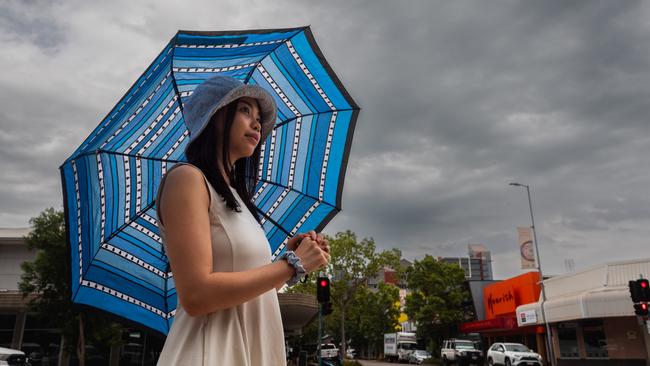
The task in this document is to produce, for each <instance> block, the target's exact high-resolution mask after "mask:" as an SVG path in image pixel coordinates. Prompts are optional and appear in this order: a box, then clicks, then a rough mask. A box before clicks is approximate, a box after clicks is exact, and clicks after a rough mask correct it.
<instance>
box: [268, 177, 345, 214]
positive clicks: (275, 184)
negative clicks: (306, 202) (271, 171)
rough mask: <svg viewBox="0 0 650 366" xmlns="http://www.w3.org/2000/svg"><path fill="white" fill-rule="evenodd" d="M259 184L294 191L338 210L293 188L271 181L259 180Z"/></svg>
mask: <svg viewBox="0 0 650 366" xmlns="http://www.w3.org/2000/svg"><path fill="white" fill-rule="evenodd" d="M259 182H263V183H268V184H272V185H274V186H277V187H281V188H284V189H288V190H290V191H294V192H296V193H298V194H300V195H302V196H305V197H307V198H311V199H313V200H314V201H317V202H320V203H323V204H326V205H328V206H330V207H332V208H334V209H338V207H336V206H333V205H331V204H329V203H327V202H325V201H323V200H321V199H320V198H316V197H314V196H310V195H308V194H306V193H303V192H300V191H298V190H296V189H295V188H290V187H287V186H285V185H282V184H280V183H276V182H271V181H269V180H266V179H260V180H259Z"/></svg>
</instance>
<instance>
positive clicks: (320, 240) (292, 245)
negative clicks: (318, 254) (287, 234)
mask: <svg viewBox="0 0 650 366" xmlns="http://www.w3.org/2000/svg"><path fill="white" fill-rule="evenodd" d="M306 237H309V238H310V239H311V240H313V241H315V242H316V243H317V244H318V246H319V247H320V248H321V250H323V251H324V252H326V253H328V254H329V252H330V243H329V241H328V240H327V239H325V237H324V236H323V234H316V232H315V231H314V230H311V231H309V232H308V233H300V234H298V235H296V236H294V237H292V238H291V239H289V241H288V242H287V250H291V251H294V252H295V251H296V249H297V248H298V246H299V245H300V243H301V242H302V240H303V239H304V238H306Z"/></svg>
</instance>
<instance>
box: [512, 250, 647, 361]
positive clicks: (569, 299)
mask: <svg viewBox="0 0 650 366" xmlns="http://www.w3.org/2000/svg"><path fill="white" fill-rule="evenodd" d="M639 276H643V277H644V278H648V277H650V259H637V260H631V261H622V262H613V263H606V264H602V265H598V266H595V267H592V268H589V269H586V270H583V271H580V272H576V273H570V274H565V275H562V276H556V277H553V278H549V279H546V280H544V286H545V287H546V301H545V302H544V303H543V304H542V302H540V301H535V302H532V303H530V304H522V305H519V306H518V307H517V324H518V326H520V327H522V328H536V327H538V326H540V325H543V324H545V318H544V314H545V315H546V319H548V322H549V323H550V328H551V334H552V340H553V352H554V354H555V357H556V359H557V360H558V365H560V366H562V365H646V362H648V360H650V335H649V334H648V333H649V332H650V327H648V326H647V324H646V325H644V324H643V322H641V321H640V320H639V319H637V317H636V316H635V314H634V308H633V304H632V300H631V297H630V292H629V288H628V281H630V280H635V279H638V278H639ZM542 305H543V306H544V311H543V312H542Z"/></svg>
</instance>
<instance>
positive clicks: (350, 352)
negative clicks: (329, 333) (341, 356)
mask: <svg viewBox="0 0 650 366" xmlns="http://www.w3.org/2000/svg"><path fill="white" fill-rule="evenodd" d="M356 357H357V351H356V350H355V349H354V348H346V349H345V358H348V359H350V360H353V359H355V358H356Z"/></svg>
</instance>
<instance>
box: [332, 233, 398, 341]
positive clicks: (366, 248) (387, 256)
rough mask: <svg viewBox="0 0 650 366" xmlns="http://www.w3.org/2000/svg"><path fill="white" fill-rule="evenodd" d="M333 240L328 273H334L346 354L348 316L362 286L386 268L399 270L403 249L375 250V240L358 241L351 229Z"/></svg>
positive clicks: (333, 288) (333, 283)
mask: <svg viewBox="0 0 650 366" xmlns="http://www.w3.org/2000/svg"><path fill="white" fill-rule="evenodd" d="M327 239H328V240H329V242H330V248H331V249H330V251H331V255H332V259H331V261H330V264H329V266H328V272H329V273H331V274H332V281H331V283H330V287H331V291H332V296H331V297H332V303H333V304H334V308H335V309H336V310H338V311H339V312H340V315H339V316H340V318H339V330H340V336H341V352H342V353H343V354H345V348H346V340H347V338H346V335H345V319H346V318H345V316H346V311H347V310H348V307H349V306H350V304H351V302H352V301H353V300H354V298H355V295H356V293H357V291H358V290H359V288H360V287H362V286H366V284H367V282H368V279H370V278H372V277H374V276H376V275H377V274H378V273H379V271H380V270H381V269H382V268H384V267H390V268H394V269H395V270H399V267H400V266H399V261H400V259H401V252H400V251H399V250H397V249H392V250H385V251H382V252H379V253H377V252H376V245H375V241H374V240H373V239H372V238H370V239H368V238H364V239H363V240H361V241H358V240H357V236H356V234H355V233H353V232H352V231H350V230H347V231H345V232H339V233H337V234H336V236H335V237H334V238H331V237H328V238H327Z"/></svg>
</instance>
